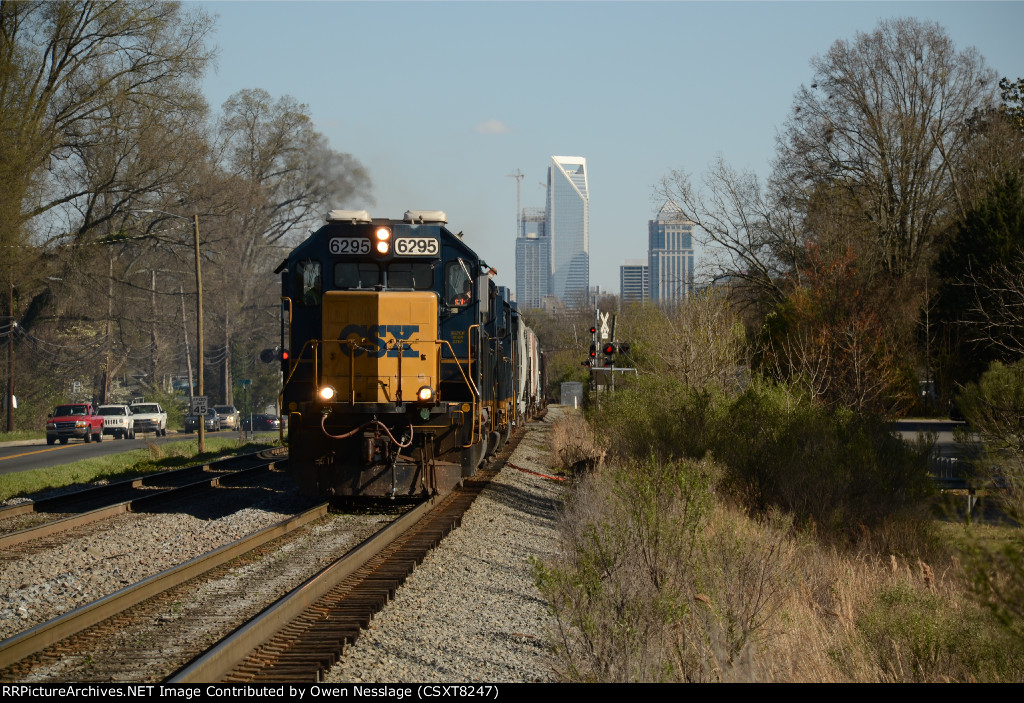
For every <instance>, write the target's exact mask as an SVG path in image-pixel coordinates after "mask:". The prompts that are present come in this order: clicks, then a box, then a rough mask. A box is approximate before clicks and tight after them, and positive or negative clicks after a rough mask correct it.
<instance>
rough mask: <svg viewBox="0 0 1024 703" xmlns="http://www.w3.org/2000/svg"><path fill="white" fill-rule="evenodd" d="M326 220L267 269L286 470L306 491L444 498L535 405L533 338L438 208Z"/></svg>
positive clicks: (353, 213) (334, 214)
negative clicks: (276, 286) (278, 299)
mask: <svg viewBox="0 0 1024 703" xmlns="http://www.w3.org/2000/svg"><path fill="white" fill-rule="evenodd" d="M326 219H327V223H326V224H325V225H324V226H323V227H321V228H320V229H318V230H317V231H316V232H314V233H313V234H311V235H310V236H309V238H307V239H306V240H305V241H304V242H302V243H301V244H300V245H298V246H297V247H296V248H295V249H294V250H293V251H292V252H291V253H290V255H289V256H288V258H287V259H286V260H285V261H284V262H283V263H282V264H281V266H280V267H278V269H277V271H278V272H279V273H280V274H281V285H282V342H281V346H282V349H283V350H285V351H286V352H287V353H286V354H283V355H282V362H281V363H282V371H283V374H284V387H283V391H282V398H281V402H282V408H283V412H286V413H287V414H288V438H287V442H288V449H289V466H290V471H291V473H292V476H293V478H294V479H295V480H296V482H297V483H298V484H299V486H300V488H301V489H302V490H303V492H305V493H307V494H310V495H320V496H390V497H398V496H419V495H425V494H435V493H444V492H447V491H449V490H451V488H452V487H454V486H455V485H456V484H458V483H459V482H460V481H461V480H462V479H463V478H465V477H469V476H472V475H473V474H474V473H475V472H476V470H477V468H478V467H479V466H480V465H481V464H482V462H483V461H485V459H486V457H487V456H488V455H489V454H491V453H492V452H494V451H495V450H496V449H498V448H499V447H500V446H501V445H502V444H503V443H504V442H505V441H506V440H507V439H508V437H509V435H510V433H511V431H512V428H513V426H514V425H515V424H516V423H518V422H520V421H521V419H522V418H524V417H525V416H526V415H527V413H529V412H534V411H535V410H536V409H537V407H538V405H537V404H536V403H534V402H533V401H532V400H531V397H532V396H531V395H530V394H532V393H533V392H534V391H535V390H536V389H537V387H538V384H539V383H540V379H539V373H540V369H541V368H542V365H541V362H540V359H539V355H540V350H539V348H538V346H537V345H536V343H535V342H536V337H535V336H534V335H533V333H532V332H530V331H529V330H527V329H526V328H525V326H524V325H523V324H522V321H521V319H520V317H519V314H518V312H517V310H516V308H515V304H514V303H513V302H512V301H511V300H510V295H509V292H508V291H507V289H501V288H499V287H497V286H496V285H495V283H494V281H493V280H492V277H493V276H494V274H495V271H494V270H493V269H492V268H490V267H489V266H488V265H487V264H486V263H485V262H484V261H482V260H481V259H480V257H479V256H478V255H477V253H476V252H474V251H473V249H472V248H470V246H469V245H468V244H467V243H466V242H465V241H464V240H463V236H462V234H461V233H458V234H456V233H454V232H452V231H451V230H450V229H448V226H447V224H448V223H447V216H446V214H445V213H444V212H443V211H422V210H410V211H408V212H406V213H405V215H404V217H403V218H402V219H400V220H398V219H388V218H373V217H371V216H370V214H369V213H368V212H366V211H365V210H333V211H331V212H330V213H328V215H327V218H326ZM527 340H533V342H532V343H531V342H530V341H527ZM537 397H538V398H539V397H540V396H539V394H538V396H537Z"/></svg>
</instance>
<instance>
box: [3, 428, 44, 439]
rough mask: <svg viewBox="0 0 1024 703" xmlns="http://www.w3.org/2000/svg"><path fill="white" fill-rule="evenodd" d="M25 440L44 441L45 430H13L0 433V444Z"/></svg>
mask: <svg viewBox="0 0 1024 703" xmlns="http://www.w3.org/2000/svg"><path fill="white" fill-rule="evenodd" d="M26 439H46V430H15V431H14V432H0V442H21V441H24V440H26Z"/></svg>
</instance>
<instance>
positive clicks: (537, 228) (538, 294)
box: [516, 207, 551, 308]
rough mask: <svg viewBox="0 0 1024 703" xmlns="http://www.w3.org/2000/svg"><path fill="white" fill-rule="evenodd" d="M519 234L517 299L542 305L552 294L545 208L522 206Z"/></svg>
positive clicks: (527, 304)
mask: <svg viewBox="0 0 1024 703" xmlns="http://www.w3.org/2000/svg"><path fill="white" fill-rule="evenodd" d="M519 226H520V230H519V236H518V237H516V302H517V303H518V304H519V307H520V308H539V307H540V306H541V301H543V300H544V298H545V296H548V295H551V240H550V239H549V238H548V236H547V217H546V215H545V212H544V208H525V207H524V208H523V214H522V217H520V220H519Z"/></svg>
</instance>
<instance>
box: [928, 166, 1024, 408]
mask: <svg viewBox="0 0 1024 703" xmlns="http://www.w3.org/2000/svg"><path fill="white" fill-rule="evenodd" d="M1022 257H1024V180H1022V178H1021V176H1018V175H1016V174H1010V175H1007V176H1005V177H1004V178H1003V179H1001V180H1000V181H998V182H996V183H993V184H992V186H991V190H990V191H989V194H988V197H986V198H984V199H983V200H981V201H980V202H979V203H978V204H977V205H975V206H974V207H973V208H972V209H971V210H970V211H969V212H968V213H967V216H966V218H965V219H964V220H963V221H962V222H960V224H959V225H958V226H957V228H956V230H955V233H954V235H953V237H952V238H951V240H950V241H949V243H948V245H947V246H946V248H945V249H944V250H943V251H942V253H941V254H940V256H939V259H938V261H937V262H936V266H935V271H936V273H937V275H938V276H939V279H940V281H941V283H940V286H939V289H938V291H937V295H936V301H935V315H936V318H937V324H936V328H935V331H934V334H935V335H936V339H935V345H936V347H937V348H938V349H939V350H940V359H939V361H940V369H941V372H942V377H943V379H944V380H945V385H946V387H947V389H950V390H952V389H953V388H955V387H956V385H957V384H963V383H966V382H968V381H973V380H976V379H977V378H978V377H979V376H980V375H981V373H982V371H984V370H985V368H987V367H988V365H989V363H990V362H992V361H995V360H997V359H998V360H1001V361H1014V360H1016V359H1017V358H1019V357H1020V356H1021V354H1024V322H1022V318H1020V317H1017V316H1016V312H1017V311H1015V310H1014V309H1012V308H1010V309H1008V308H1007V305H1008V304H1010V303H1012V300H1013V299H1014V296H1013V294H1012V289H1013V278H1014V274H1015V272H1019V271H1018V270H1019V268H1020V266H1021V264H1022V263H1024V259H1022ZM1004 293H1009V300H1007V299H1005V296H1004V295H1003V294H1004ZM1001 310H1006V311H1007V313H1008V314H1006V315H1002V316H1000V315H999V313H1000V311H1001Z"/></svg>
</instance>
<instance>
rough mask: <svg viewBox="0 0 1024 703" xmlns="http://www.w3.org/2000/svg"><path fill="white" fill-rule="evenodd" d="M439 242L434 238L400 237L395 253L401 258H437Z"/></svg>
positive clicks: (396, 243) (396, 241) (397, 240)
mask: <svg viewBox="0 0 1024 703" xmlns="http://www.w3.org/2000/svg"><path fill="white" fill-rule="evenodd" d="M438 251H439V248H438V243H437V240H436V239H434V238H432V237H399V238H398V239H396V240H395V253H396V254H398V255H399V256H437V253H438Z"/></svg>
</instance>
